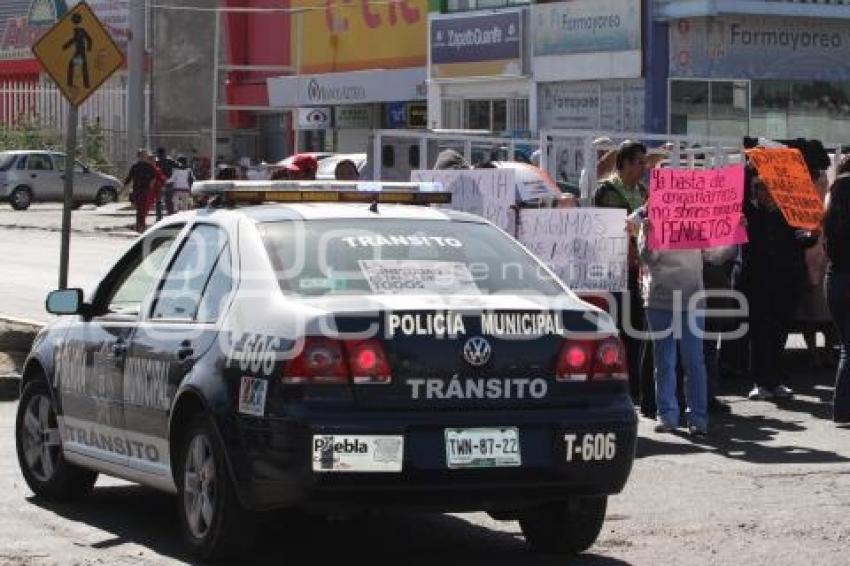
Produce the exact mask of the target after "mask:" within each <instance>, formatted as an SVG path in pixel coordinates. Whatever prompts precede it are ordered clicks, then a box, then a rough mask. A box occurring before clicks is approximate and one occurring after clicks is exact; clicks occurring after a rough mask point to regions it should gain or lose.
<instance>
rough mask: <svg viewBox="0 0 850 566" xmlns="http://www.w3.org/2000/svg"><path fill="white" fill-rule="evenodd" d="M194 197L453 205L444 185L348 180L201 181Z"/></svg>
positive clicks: (230, 200) (258, 201) (256, 201)
mask: <svg viewBox="0 0 850 566" xmlns="http://www.w3.org/2000/svg"><path fill="white" fill-rule="evenodd" d="M192 195H193V196H195V197H206V198H212V197H220V198H221V200H222V202H223V203H224V204H262V203H265V202H362V203H372V202H375V201H377V202H380V203H395V204H422V205H425V204H451V201H452V195H451V193H450V192H447V191H444V190H443V186H442V184H441V183H387V182H346V181H199V182H196V183H195V184H194V185H192Z"/></svg>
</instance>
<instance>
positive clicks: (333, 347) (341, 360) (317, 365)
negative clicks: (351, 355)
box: [282, 336, 348, 385]
mask: <svg viewBox="0 0 850 566" xmlns="http://www.w3.org/2000/svg"><path fill="white" fill-rule="evenodd" d="M282 381H283V383H285V384H288V385H299V384H308V383H309V384H319V383H328V384H345V383H348V367H347V365H346V362H345V353H344V351H343V347H342V342H340V341H338V340H332V339H330V338H322V337H319V336H308V337H307V338H305V339H304V347H303V348H302V350H301V353H300V354H298V355H297V356H295V357H294V358H292V359H291V360H289V361H287V362H286V364H285V365H284V367H283V378H282Z"/></svg>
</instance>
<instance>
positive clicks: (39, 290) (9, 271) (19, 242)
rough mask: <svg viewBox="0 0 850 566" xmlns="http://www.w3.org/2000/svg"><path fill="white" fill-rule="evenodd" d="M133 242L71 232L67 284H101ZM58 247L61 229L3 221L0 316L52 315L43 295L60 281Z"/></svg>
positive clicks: (42, 317)
mask: <svg viewBox="0 0 850 566" xmlns="http://www.w3.org/2000/svg"><path fill="white" fill-rule="evenodd" d="M0 216H2V215H0ZM129 242H130V240H129V239H128V238H118V237H109V236H105V235H95V234H85V233H75V234H72V237H71V256H70V262H69V273H68V283H69V285H70V286H71V287H82V288H87V287H88V286H90V285H93V284H95V283H97V281H98V280H99V279H100V277H101V275H103V273H104V272H105V271H106V270H107V269H109V267H111V266H112V264H113V263H114V262H115V260H116V259H118V257H120V255H121V253H122V252H123V251H124V250H125V249H126V248H127V246H128V244H129ZM59 247H60V237H59V233H58V232H54V231H46V230H32V229H18V228H11V229H10V228H6V227H4V226H3V225H0V258H2V259H0V261H2V263H0V265H2V268H0V314H4V315H10V316H16V317H21V318H28V319H31V320H36V321H47V320H49V319H50V316H49V315H48V314H47V312H46V311H45V310H44V299H45V297H46V296H47V293H48V292H49V291H51V290H53V289H56V288H57V285H58V282H59Z"/></svg>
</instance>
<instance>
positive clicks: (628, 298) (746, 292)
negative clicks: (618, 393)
mask: <svg viewBox="0 0 850 566" xmlns="http://www.w3.org/2000/svg"><path fill="white" fill-rule="evenodd" d="M593 145H594V148H595V149H596V152H597V155H596V158H597V160H596V166H597V170H596V173H597V178H599V179H601V180H600V182H599V183H598V186H597V187H596V188H595V190H593V191H591V190H590V189H591V187H588V186H587V185H588V184H589V181H588V178H589V176H588V175H586V174H583V175H582V181H581V182H580V184H582V185H583V186H584V190H585V191H586V193H585V194H588V193H592V199H591V200H592V206H595V207H601V208H617V209H623V210H625V211H626V213H627V215H628V216H627V218H628V221H627V230H628V232H629V261H628V277H627V285H626V289H625V291H623V292H621V293H618V294H616V302H617V311H618V313H619V316H618V317H617V318H618V319H619V320H618V322H619V324H620V326H621V331H622V332H621V334H622V336H623V340H624V344H625V348H626V354H627V358H628V362H629V378H630V391H631V395H632V398H633V400H634V401H635V404H637V405H639V406H640V411H641V413H642V414H643V415H644V416H645V417H648V418H651V419H655V420H657V425H656V429H657V431H659V432H671V431H673V430H675V429H677V428H678V427H679V426H680V424H681V420H682V413H683V411H682V406H681V405H682V404H684V407H685V410H684V417H685V425H686V427H687V429H688V431H689V432H690V433H691V434H692V435H694V436H697V437H700V436H705V435H706V434H707V433H708V422H709V414H711V413H723V412H728V411H729V407H728V406H727V405H725V404H724V403H722V402H720V401H719V400H718V399H717V396H716V393H717V384H718V381H719V378H720V374H721V365H722V364H721V354H722V356H723V359H724V360H725V361H726V364H725V366H727V367H729V368H730V371H733V372H736V373H738V374H740V375H747V376H749V377H750V378H751V379H752V381H753V387H752V390H751V391H750V393H749V398H750V399H752V400H771V399H773V400H783V399H789V398H791V397H793V395H794V392H793V391H792V390H791V389H790V388H789V387H787V386H786V385H785V384H784V383H783V376H784V372H783V368H782V365H781V359H782V353H783V351H784V349H785V345H786V340H787V336H788V334H789V332H791V331H792V330H794V331H802V333H803V335H804V336H805V337H806V341H807V343H808V344H809V345H810V346H811V349H812V351H813V352H816V351H817V349H816V347H815V346H816V341H815V331H817V330H821V331H825V332H826V339H827V343H828V344H832V343H835V344H837V345H838V346H839V351H840V355H839V359H838V364H837V367H838V369H837V376H836V383H835V393H834V402H833V419H834V420H835V422H836V423H850V157H848V158H845V159H844V160H843V162H841V163H840V164H839V165H838V168H837V177H836V179H835V181H834V182H833V183H832V185H831V186H828V181H827V180H826V179H827V176H826V171H827V169H828V168H829V167H830V166H831V161H830V159H829V157H828V155H827V153H826V151H825V150H824V148H823V146H822V145H821V144H820V143H819V142H815V141H804V140H798V141H795V142H789V143H788V144H787V146H789V147H794V148H796V149H799V150H800V151H801V153H802V155H803V158H804V159H805V163H806V167H807V168H808V172H809V175H810V176H811V179H812V181H813V183H814V184H815V186H816V187H818V190H819V191H820V196H821V197H822V198H823V201H824V204H825V215H824V218H823V222H822V225H821V227H819V228H818V229H816V230H800V229H797V228H794V227H792V226H791V225H789V223H788V222H787V220H786V218H785V216H784V215H783V212H782V210H780V207H779V206H778V205H777V203H776V201H775V200H774V198H773V197H772V195H771V192H770V190H769V188H768V187H767V186H766V183H765V182H764V181H763V180H762V179H761V178H760V177H759V173H758V171H757V169H756V167H755V166H754V165H753V164H752V163H750V162H749V161H748V162H747V163H746V168H745V176H744V198H743V203H741V204H742V207H741V208H742V210H743V213H742V215H741V216H742V218H741V222H742V223H743V225H744V227H745V229H746V232H747V241H746V243H744V244H739V245H732V246H722V247H716V248H710V249H701V250H691V249H683V250H672V249H652V248H651V247H650V246H649V245H647V241H648V236H649V235H651V232H652V230H653V225H652V223H651V222H650V221H649V219H648V215H647V202H648V199H649V189H648V183H647V182H646V181H647V179H648V174H649V172H650V171H651V170H652V168H653V167H656V166H658V165H659V164H660V162H661V161H663V160H664V159H665V156H666V153H667V152H669V151H670V150H671V149H673V148H672V146H670V145H666V146H662V147H660V148H657V149H656V150H654V151H652V152H649V151H648V150H647V147H646V146H644V145H643V144H641V143H638V142H630V141H627V142H624V143H623V144H621V145H620V146H619V148H618V149H616V150H610V149H604V148H605V147H606V146H607V147H610V146H611V145H612V142H611V140H610V139H607V138H600V139H599V140H596V141H595V142H594V144H593ZM744 145H745V147H756V146H762V147H764V146H767V147H779V146H780V144H777V143H776V142H769V141H767V140H745V143H744ZM137 157H138V160H137V162H136V163H135V164H134V165H133V166H132V167H131V168H130V171H129V173H128V175H127V177H126V179H125V185H127V184H130V183H132V192H131V201H132V202H133V204H134V206H135V208H136V229H137V230H138V231H139V232H142V231H144V230H145V228H146V226H145V221H146V218H147V215H148V214H149V212H150V210H151V208H152V207H155V210H156V217H157V220H159V219H160V218H162V215H163V213H165V214H173V213H174V212H178V211H181V210H186V209H188V208H190V207H191V205H192V198H191V194H190V189H191V186H192V183H193V182H194V178H195V176H194V174H193V171H192V168H190V167H189V165H188V163H187V160H186V158H185V157H183V156H178V157H177V158H176V159H172V158H170V157H169V156H168V155H167V154H166V152H165V150H163V149H159V150H158V151H157V152H156V155H153V154H151V153H150V152H149V151H147V150H144V149H142V150H139V152H138V156H137ZM535 157H536V156H534V155H532V156H530V157H526V156H522V158H521V160H522V161H523V162H526V163H528V162H533V161H534V159H535ZM515 158H516V159H518V160H519V159H520V157H518V156H515ZM249 166H250V164H242V165H240V166H238V167H237V166H232V165H228V164H225V163H220V164H218V165H217V166H216V178H218V179H222V180H227V179H240V178H242V179H252V178H254V177H253V176H252V174H251V172H250V171H251V168H250V167H249ZM494 166H495V165H494V162H493V161H486V162H482V163H478V164H476V165H471V164H470V163H468V162H467V160H466V159H465V158H464V157H463V156H462V155H461V154H459V153H458V152H456V151H454V150H445V151H443V152H441V153H440V154H439V155H438V156H437V160H436V164H435V167H434V168H435V169H473V168H476V169H478V168H490V167H494ZM317 170H318V162H317V160H316V158H315V157H314V156H312V155H309V154H297V155H295V156H293V157H292V158H290V159H289V160H286V161H285V162H282V165H281V166H279V167H275V168H273V169H270V170H269V171H268V175H266V174H265V173H264V175H263V178H266V177H270V178H271V179H273V180H314V179H316V174H317ZM335 177H336V179H338V180H357V178H358V171H357V167H356V166H355V165H354V163H353V162H350V161H347V160H343V161H341V162H340V163H339V164H338V165H337V166H336V170H335ZM706 289H708V290H713V291H738V292H740V293H741V294H742V295H743V296H744V297H746V302H747V304H748V312H747V314H746V316H745V317H743V318H742V319H740V320H737V321H732V322H731V323H730V320H729V319H728V318H718V317H712V316H710V315H711V313H713V312H717V309H730V308H735V307H736V306H740V305H736V304H735V302H736V301H732V302H731V304H730V300H731V299H730V298H729V297H722V296H721V297H715V296H709V297H708V298H705V299H702V300H700V301H698V302H696V303H694V302H692V301H691V300H690V299H691V298H692V297H694V296H696V295H698V294H700V296H702V295H701V294H702V292H703V291H704V290H706ZM706 314H708V315H709V316H708V317H706ZM829 318H831V319H832V320H833V321H834V332H833V331H831V330H829V329H830V326H825V324H826V323H827V322H828V319H829ZM735 322H737V323H738V324H740V323H743V322H745V323H746V324H748V327H749V332H748V333H747V335H746V336H744V337H743V338H736V339H734V340H727V339H720V338H718V334H721V333H723V332H724V331H726V330H729V329H730V327H731V326H735V324H734V323H735ZM800 322H802V323H803V325H802V327H801V328H798V327H794V324H799V323H800ZM631 329H635V330H638V331H640V332H642V334H641V333H636V332H634V331H632V330H631ZM706 332H707V333H706ZM680 392H683V393H684V395H681V393H680ZM682 397H684V398H683V399H682Z"/></svg>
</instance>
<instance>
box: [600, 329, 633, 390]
mask: <svg viewBox="0 0 850 566" xmlns="http://www.w3.org/2000/svg"><path fill="white" fill-rule="evenodd" d="M628 378H629V375H628V371H627V370H626V348H625V347H624V346H623V342H622V340H620V339H619V338H617V337H615V336H611V337H609V338H606V339H604V340H602V341H601V342H600V343H599V344H598V345H597V346H596V363H595V364H594V367H593V379H594V380H600V379H615V380H628Z"/></svg>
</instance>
